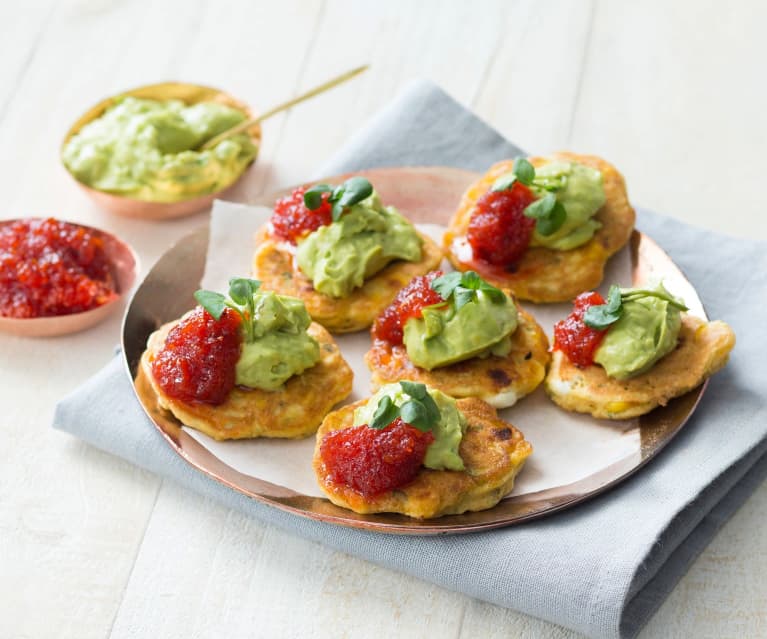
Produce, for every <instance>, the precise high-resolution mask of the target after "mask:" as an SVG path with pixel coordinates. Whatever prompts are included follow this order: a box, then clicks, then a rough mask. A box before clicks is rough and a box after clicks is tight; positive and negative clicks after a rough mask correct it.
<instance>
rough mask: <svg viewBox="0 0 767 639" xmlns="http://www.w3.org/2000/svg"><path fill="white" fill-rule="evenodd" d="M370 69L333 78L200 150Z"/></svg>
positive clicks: (353, 70)
mask: <svg viewBox="0 0 767 639" xmlns="http://www.w3.org/2000/svg"><path fill="white" fill-rule="evenodd" d="M368 68H369V65H367V64H364V65H362V66H361V67H357V68H356V69H352V70H351V71H347V72H346V73H342V74H341V75H339V76H337V77H335V78H333V79H332V80H328V81H327V82H323V83H322V84H320V85H319V86H316V87H314V88H313V89H311V90H310V91H307V92H306V93H302V94H301V95H297V96H296V97H295V98H291V99H290V100H288V101H287V102H283V103H282V104H278V105H277V106H276V107H273V108H271V109H269V110H268V111H265V112H264V113H262V114H261V115H259V116H258V117H255V118H253V119H251V120H246V121H244V122H240V123H239V124H236V125H235V126H233V127H232V128H231V129H227V130H226V131H224V132H223V133H219V134H218V135H217V136H215V137H213V138H211V139H210V140H208V141H207V142H205V144H203V145H202V146H200V150H202V151H204V150H206V149H212V148H213V147H215V146H216V145H217V144H218V143H219V142H221V140H225V139H226V138H228V137H230V136H232V135H236V134H237V133H242V132H243V131H245V130H247V129H249V128H250V127H252V126H253V125H254V124H258V123H259V122H263V121H264V120H266V119H267V118H270V117H272V116H273V115H275V114H277V113H279V112H280V111H285V110H286V109H289V108H290V107H292V106H294V105H296V104H298V103H299V102H303V101H304V100H308V99H309V98H313V97H314V96H315V95H318V94H320V93H322V92H324V91H327V90H328V89H332V88H333V87H335V86H337V85H339V84H341V83H343V82H346V81H347V80H350V79H351V78H353V77H354V76H356V75H359V74H360V73H362V72H363V71H367V70H368Z"/></svg>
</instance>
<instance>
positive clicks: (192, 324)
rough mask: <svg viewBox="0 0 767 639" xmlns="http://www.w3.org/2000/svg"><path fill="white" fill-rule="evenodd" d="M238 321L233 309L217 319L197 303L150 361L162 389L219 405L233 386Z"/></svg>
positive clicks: (186, 398)
mask: <svg viewBox="0 0 767 639" xmlns="http://www.w3.org/2000/svg"><path fill="white" fill-rule="evenodd" d="M241 321H242V320H241V318H240V316H239V315H238V314H237V313H236V312H235V311H233V310H232V309H229V308H227V309H225V310H224V311H223V313H222V314H221V318H220V319H218V320H216V319H214V317H213V316H212V315H210V313H208V312H207V311H206V310H204V309H203V308H202V307H200V306H198V307H197V308H195V309H194V310H193V311H192V312H191V313H189V314H188V315H187V316H186V317H184V318H183V319H182V320H181V321H180V322H179V323H178V324H176V326H174V327H173V328H172V329H171V330H170V332H169V333H168V336H167V337H166V339H165V344H164V345H163V348H162V349H161V350H160V352H159V353H158V354H157V356H156V357H155V358H154V359H153V360H152V376H153V377H154V379H155V381H156V382H157V384H158V385H159V386H160V388H161V389H162V390H163V392H164V393H165V394H166V395H168V396H169V397H172V398H173V399H178V400H181V401H183V402H203V403H206V404H212V405H214V406H215V405H218V404H222V403H223V402H224V401H225V400H226V398H227V397H228V396H229V393H230V392H231V390H232V389H233V388H234V385H235V367H236V365H237V360H238V359H239V357H240V348H241V345H242V336H241V331H240V323H241Z"/></svg>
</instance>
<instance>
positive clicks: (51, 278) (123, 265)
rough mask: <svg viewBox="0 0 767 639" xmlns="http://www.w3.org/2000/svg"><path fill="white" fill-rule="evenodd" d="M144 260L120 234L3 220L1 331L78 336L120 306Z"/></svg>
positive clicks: (63, 224) (53, 223)
mask: <svg viewBox="0 0 767 639" xmlns="http://www.w3.org/2000/svg"><path fill="white" fill-rule="evenodd" d="M137 269H138V259H137V257H136V254H135V253H134V252H133V250H132V249H131V248H130V246H128V245H127V244H126V243H125V242H123V241H121V240H119V239H118V238H116V237H115V236H114V235H112V234H110V233H106V232H105V231H101V230H99V229H95V228H92V227H89V226H83V225H81V224H73V223H70V222H64V221H62V220H57V219H55V218H46V219H41V218H24V219H15V220H4V221H0V330H2V331H5V332H8V333H14V334H16V335H23V336H29V337H46V336H54V335H64V334H66V333H74V332H76V331H81V330H83V329H85V328H88V327H90V326H93V325H94V324H97V323H98V322H100V321H101V320H103V319H104V318H105V317H106V316H107V315H108V314H109V313H111V312H112V311H113V310H114V309H115V308H117V307H118V306H119V305H118V304H117V302H118V300H120V299H121V298H122V296H123V295H124V294H125V293H126V292H128V291H129V290H130V289H131V287H132V286H133V283H134V281H135V279H136V272H137Z"/></svg>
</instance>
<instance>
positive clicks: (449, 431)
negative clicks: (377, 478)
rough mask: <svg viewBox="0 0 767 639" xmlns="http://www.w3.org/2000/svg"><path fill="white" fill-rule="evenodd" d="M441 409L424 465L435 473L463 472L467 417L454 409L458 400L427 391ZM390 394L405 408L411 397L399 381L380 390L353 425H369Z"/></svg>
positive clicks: (355, 415) (361, 411)
mask: <svg viewBox="0 0 767 639" xmlns="http://www.w3.org/2000/svg"><path fill="white" fill-rule="evenodd" d="M427 392H428V393H429V395H431V397H432V399H433V400H434V403H435V404H437V408H439V414H440V416H439V421H438V422H437V423H436V424H434V425H433V426H432V428H431V433H432V435H434V441H433V442H432V443H431V444H430V445H429V447H428V448H427V449H426V457H425V458H424V460H423V465H424V466H426V468H432V469H434V470H463V469H464V465H463V460H462V459H461V456H460V455H459V454H458V447H459V446H460V444H461V438H462V437H463V433H464V432H465V430H466V418H465V417H464V416H463V413H461V411H459V410H458V409H457V408H456V406H455V400H454V399H453V398H452V397H449V396H448V395H445V394H444V393H443V392H441V391H438V390H436V389H433V388H427ZM384 395H388V396H389V397H391V399H392V401H393V402H394V404H395V405H397V406H402V404H404V403H405V402H406V401H407V400H408V399H410V396H409V395H408V394H407V393H405V392H404V391H403V390H402V387H401V386H400V384H399V382H395V383H394V384H387V385H385V386H382V387H381V388H380V389H378V392H377V393H376V394H375V395H373V396H372V397H371V398H370V399H369V400H368V402H367V404H365V405H364V406H360V407H359V408H358V409H357V410H356V411H354V425H355V426H359V425H360V424H369V423H370V422H371V421H372V420H373V413H375V410H376V407H377V406H378V402H379V401H380V399H381V398H382V397H383V396H384Z"/></svg>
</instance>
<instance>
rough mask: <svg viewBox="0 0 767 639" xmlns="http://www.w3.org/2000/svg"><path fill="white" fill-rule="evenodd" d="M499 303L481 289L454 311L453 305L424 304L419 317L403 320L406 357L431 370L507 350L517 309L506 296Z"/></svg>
mask: <svg viewBox="0 0 767 639" xmlns="http://www.w3.org/2000/svg"><path fill="white" fill-rule="evenodd" d="M503 298H504V301H503V302H501V303H499V302H496V301H493V300H491V299H490V296H489V295H488V294H487V293H485V292H484V291H477V295H476V299H475V300H473V301H471V302H469V303H467V304H465V305H464V306H462V307H461V308H460V309H458V310H456V307H455V305H454V304H447V305H440V306H433V307H426V308H424V309H423V311H422V315H423V319H420V318H415V317H413V318H410V319H409V320H408V321H407V322H405V330H404V334H403V339H402V341H403V343H404V344H405V348H406V349H407V355H408V357H409V358H410V360H411V361H412V362H413V363H414V364H415V365H416V366H420V367H421V368H425V369H427V370H432V369H433V368H438V367H439V366H447V365H448V364H454V363H455V362H460V361H462V360H465V359H469V358H470V357H477V356H487V355H498V356H500V357H503V356H505V355H508V354H509V351H510V350H511V337H510V336H511V334H512V333H513V332H514V331H515V330H516V328H517V308H516V306H514V302H513V301H512V300H511V299H510V298H509V297H508V296H507V295H504V296H503Z"/></svg>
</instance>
